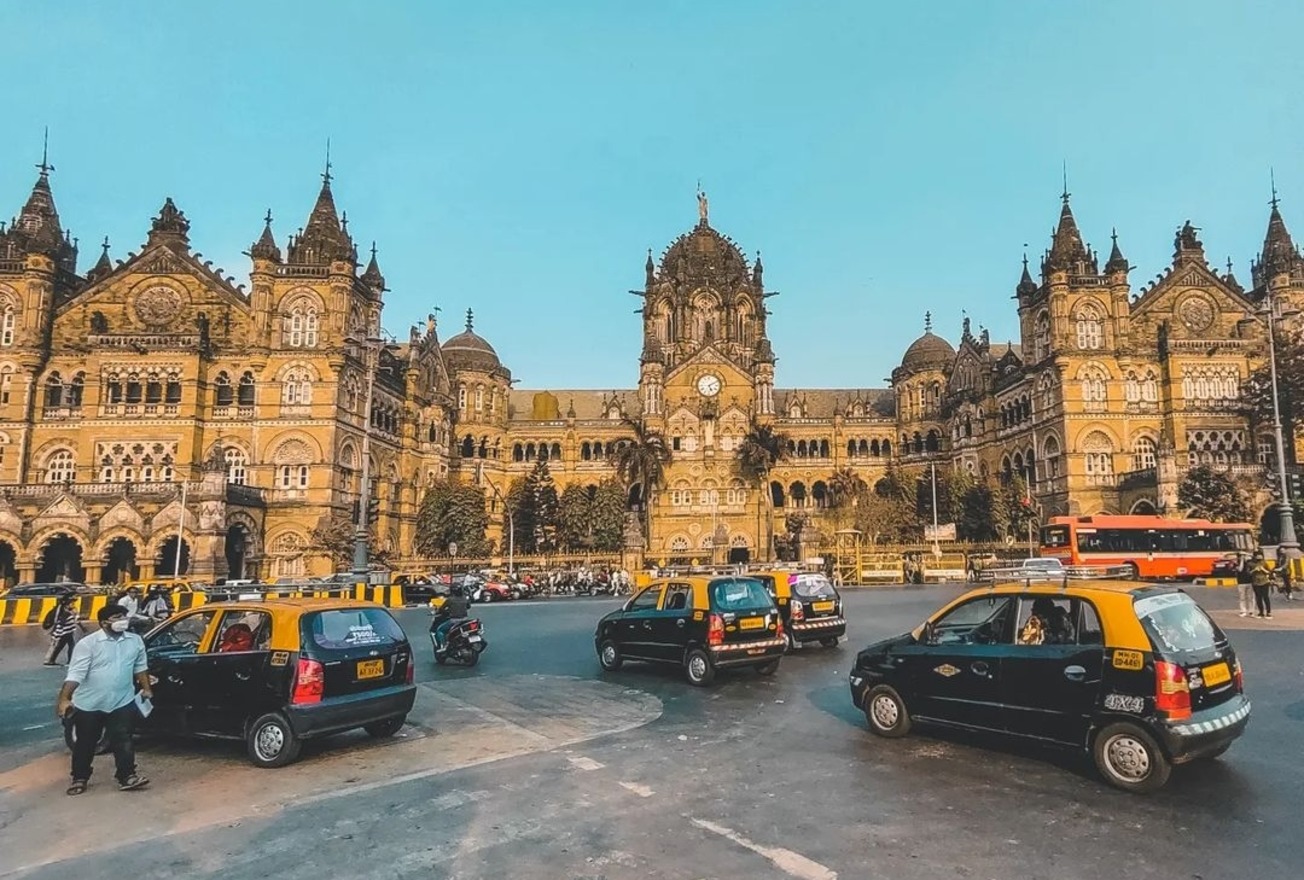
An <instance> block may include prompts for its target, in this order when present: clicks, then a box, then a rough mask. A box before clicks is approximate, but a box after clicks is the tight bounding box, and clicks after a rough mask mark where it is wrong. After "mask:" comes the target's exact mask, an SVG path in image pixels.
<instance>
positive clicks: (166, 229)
mask: <svg viewBox="0 0 1304 880" xmlns="http://www.w3.org/2000/svg"><path fill="white" fill-rule="evenodd" d="M160 244H166V245H168V246H169V247H171V248H173V249H176V250H181V251H188V250H190V221H189V220H187V219H186V215H185V214H184V213H182V211H181V209H180V208H178V207H177V206H176V204H175V203H174V202H173V201H172V199H171V198H170V197H169V198H168V199H167V200H165V201H164V202H163V207H162V208H160V209H159V212H158V216H157V217H155V218H154V222H153V223H151V224H150V228H149V239H148V240H147V241H146V242H145V247H151V248H152V247H154V246H155V245H160Z"/></svg>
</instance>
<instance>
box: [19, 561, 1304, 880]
mask: <svg viewBox="0 0 1304 880" xmlns="http://www.w3.org/2000/svg"><path fill="white" fill-rule="evenodd" d="M958 592H959V588H957V587H928V588H908V589H880V590H874V591H868V590H865V591H856V592H849V594H848V596H847V602H846V605H847V609H848V618H849V620H850V622H851V635H850V640H849V642H847V643H844V645H843V646H841V647H839V648H836V649H824V648H820V647H813V648H807V649H804V650H803V651H801V652H799V653H798V654H796V655H794V656H791V657H788V658H786V659H785V660H784V661H783V665H782V668H781V669H780V671H779V673H778V675H776V676H775V677H773V678H768V679H767V678H761V677H760V676H758V675H756V674H755V673H754V672H751V671H734V672H727V673H722V674H721V676H720V678H719V680H718V681H717V683H716V685H715V686H713V687H712V688H709V689H705V690H699V689H695V688H691V687H689V686H688V685H687V684H686V683H685V682H684V681H683V680H682V677H681V676H680V674H679V673H677V672H676V671H672V670H668V669H667V670H662V669H655V668H651V667H639V666H638V665H633V666H627V667H626V668H625V669H624V670H621V671H620V672H618V673H612V674H603V673H602V672H601V671H600V670H599V668H598V665H597V662H596V658H595V657H594V654H593V646H592V632H593V624H594V622H595V621H596V619H597V618H598V617H599V616H600V615H601V614H602V613H603V612H604V611H605V610H607V609H608V608H611V607H614V606H615V605H616V604H617V603H616V602H614V601H612V600H601V599H554V600H548V601H542V602H530V603H513V604H508V605H502V606H488V607H482V606H477V609H476V612H477V613H478V614H479V615H480V616H481V617H482V619H483V620H484V621H485V623H486V626H487V628H488V636H489V639H490V648H489V651H488V652H487V653H486V654H485V655H484V658H483V660H482V662H481V664H480V666H478V667H476V668H475V669H459V668H451V667H436V666H435V665H434V663H433V661H432V660H431V658H430V647H429V643H428V641H426V640H425V638H424V631H425V627H426V623H427V621H428V618H427V617H426V616H425V615H424V614H423V613H422V612H420V611H404V612H401V613H400V619H401V621H402V622H403V624H404V626H405V627H406V628H407V629H408V632H409V633H410V635H412V636H413V638H414V642H415V644H416V645H417V648H418V655H419V658H420V665H419V667H418V668H419V672H418V682H419V683H420V684H421V685H422V690H421V693H420V695H419V696H418V701H417V708H416V710H414V712H413V715H412V717H411V719H410V720H411V723H410V725H409V726H408V727H407V728H405V730H404V732H403V734H402V735H401V736H400V737H398V738H396V739H394V740H391V741H386V742H374V741H371V740H368V739H367V738H366V737H365V736H360V735H347V736H342V737H335V738H333V739H332V740H330V741H328V742H327V743H324V744H322V745H320V746H317V747H314V748H311V749H308V750H306V751H305V756H304V758H303V759H302V760H301V761H300V762H299V763H297V764H295V765H293V766H291V767H288V768H284V769H282V770H272V771H260V770H256V769H254V768H252V767H250V766H248V765H247V764H246V763H245V761H244V757H243V753H242V749H241V748H240V747H239V746H235V745H229V744H223V743H181V742H164V743H154V744H149V745H144V746H142V748H141V750H140V754H139V760H140V763H141V767H142V770H144V771H145V772H146V773H148V774H149V775H150V776H151V777H152V778H153V780H154V784H153V786H151V788H150V789H148V790H146V791H141V792H135V793H120V792H118V791H116V789H115V788H113V787H112V786H111V785H109V784H107V783H106V780H108V778H109V766H108V765H107V764H105V763H102V764H101V767H100V772H99V774H98V775H97V777H96V779H95V780H94V781H93V784H92V788H91V790H90V791H89V792H88V793H87V794H85V795H83V796H81V797H79V798H68V797H65V796H64V795H63V794H62V791H63V788H64V787H65V785H66V779H67V777H66V772H67V758H66V755H65V754H64V752H63V750H62V744H61V743H60V742H58V741H57V739H56V737H57V735H58V732H59V728H58V727H57V726H56V725H55V724H53V723H52V721H53V719H52V717H51V712H52V710H51V703H52V700H53V694H54V691H55V689H56V688H57V683H58V680H59V678H60V675H59V674H58V672H57V671H56V670H50V669H44V668H42V667H41V666H40V665H39V661H40V658H39V649H40V647H41V643H42V641H43V634H42V633H41V632H40V631H39V630H33V629H27V630H3V631H0V876H3V877H10V876H19V877H34V878H64V877H78V878H87V880H89V878H98V877H123V876H130V877H133V878H140V880H145V878H156V877H158V878H161V877H169V878H171V877H187V878H190V877H196V878H206V877H219V876H220V877H222V878H271V877H275V878H286V880H291V878H313V880H320V878H322V877H350V878H355V877H356V878H423V880H424V878H431V877H435V878H441V877H450V878H498V877H503V876H528V877H538V878H667V880H669V878H675V880H682V878H690V880H691V878H734V877H749V878H750V877H755V878H779V880H787V878H799V880H833V878H838V877H840V878H843V880H850V878H879V877H883V878H889V877H890V878H907V880H911V878H936V877H947V878H950V877H974V878H1007V877H1009V878H1013V877H1019V878H1039V877H1046V878H1056V880H1071V878H1088V877H1090V878H1097V877H1102V876H1126V877H1129V878H1151V877H1153V878H1163V880H1173V878H1204V880H1212V878H1224V877H1227V878H1230V877H1253V878H1255V880H1270V878H1279V877H1280V878H1287V877H1290V878H1296V877H1298V876H1300V865H1304V843H1301V835H1300V834H1299V833H1298V831H1297V828H1298V825H1299V817H1300V812H1301V811H1300V808H1299V804H1298V797H1297V792H1299V791H1300V790H1304V770H1301V764H1302V762H1304V750H1302V749H1301V739H1302V738H1304V737H1302V735H1304V689H1302V688H1301V684H1302V683H1304V608H1301V609H1300V610H1298V611H1297V610H1296V609H1295V608H1294V607H1290V606H1288V607H1287V608H1286V609H1285V610H1282V611H1280V612H1279V613H1278V615H1277V618H1276V619H1275V620H1274V621H1271V622H1263V623H1260V622H1258V621H1245V620H1242V619H1240V618H1238V617H1236V616H1235V615H1234V614H1231V615H1228V614H1227V613H1226V612H1225V611H1221V612H1219V613H1218V615H1217V616H1218V617H1219V620H1220V622H1222V623H1223V624H1224V625H1226V626H1227V627H1228V628H1229V629H1230V631H1231V635H1232V638H1233V640H1234V643H1235V645H1236V647H1237V649H1238V651H1239V653H1240V656H1241V658H1242V660H1243V662H1244V664H1245V667H1246V679H1247V687H1248V689H1249V691H1250V694H1251V697H1252V699H1253V700H1254V704H1255V705H1254V716H1253V719H1252V721H1251V724H1250V727H1249V729H1248V731H1247V733H1246V735H1245V736H1244V737H1243V738H1242V739H1241V740H1240V741H1239V742H1238V743H1237V744H1236V745H1235V746H1234V747H1233V749H1232V750H1231V751H1230V752H1228V754H1227V755H1226V756H1225V757H1224V758H1223V759H1221V760H1219V761H1215V762H1209V763H1205V764H1202V765H1198V766H1192V767H1186V768H1181V769H1179V770H1178V771H1177V772H1175V774H1174V776H1173V779H1172V781H1171V782H1170V784H1169V786H1168V787H1167V788H1166V789H1165V790H1163V791H1162V792H1160V793H1158V794H1157V795H1155V796H1152V797H1149V798H1142V797H1136V796H1131V795H1126V794H1123V793H1121V792H1117V791H1115V790H1113V789H1111V788H1108V787H1106V786H1105V785H1104V783H1103V782H1101V781H1100V780H1099V779H1098V778H1097V777H1096V775H1095V773H1094V771H1093V770H1092V769H1091V767H1090V766H1089V765H1088V763H1087V762H1085V761H1083V760H1079V759H1076V758H1073V757H1069V756H1064V755H1061V754H1056V753H1041V752H1037V751H1030V750H1029V749H1027V748H1026V747H1012V746H1008V745H1003V744H1001V743H1000V742H990V741H984V740H981V739H978V738H975V737H972V736H961V735H949V734H948V735H936V734H927V733H916V734H914V735H912V736H910V737H908V738H906V739H903V740H893V741H887V740H882V739H878V738H875V737H873V736H871V735H870V734H869V733H868V732H867V730H866V729H865V724H864V719H863V718H862V717H861V716H860V715H859V714H858V713H857V712H856V711H855V709H854V708H853V707H852V705H851V703H850V700H849V698H848V695H847V688H846V672H847V670H848V668H849V666H850V664H851V661H852V658H853V655H854V652H855V649H856V647H858V646H859V645H860V644H863V643H866V642H868V641H871V640H873V639H875V638H878V637H880V636H886V635H890V634H894V633H896V632H900V631H902V630H904V629H907V628H909V627H911V626H913V625H914V624H915V623H917V622H918V620H919V619H920V618H921V617H922V616H923V615H924V614H926V613H927V612H928V611H931V610H932V609H933V608H935V607H936V606H937V605H938V604H940V603H941V602H942V601H943V600H944V599H947V598H949V597H951V596H953V595H956V594H957V593H958ZM1192 592H1193V594H1194V595H1196V597H1197V598H1198V599H1199V600H1200V601H1201V602H1202V603H1204V604H1205V605H1206V606H1207V607H1210V608H1214V609H1226V608H1228V607H1230V605H1231V604H1232V602H1233V601H1234V599H1233V594H1232V593H1231V591H1214V590H1202V589H1193V590H1192ZM1298 604H1299V605H1304V603H1298ZM100 760H101V762H104V759H100Z"/></svg>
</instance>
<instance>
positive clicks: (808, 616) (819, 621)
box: [748, 571, 847, 651]
mask: <svg viewBox="0 0 1304 880" xmlns="http://www.w3.org/2000/svg"><path fill="white" fill-rule="evenodd" d="M748 577H754V578H756V579H757V580H759V581H760V582H761V583H762V584H764V585H765V589H766V590H767V591H769V594H770V596H771V597H773V599H774V604H775V605H777V606H778V608H779V616H780V617H782V618H783V634H784V637H785V638H786V639H787V641H788V650H789V651H791V650H793V649H794V648H797V647H799V646H801V645H803V644H805V643H806V642H819V643H820V644H821V645H824V646H825V647H826V648H833V647H836V646H837V644H838V640H839V639H840V638H842V637H843V636H845V635H846V634H847V621H846V618H844V617H843V616H842V596H841V594H839V593H838V590H837V587H835V586H833V581H831V580H829V578H828V577H827V576H826V575H823V574H821V573H819V572H789V571H757V572H752V573H750V574H748Z"/></svg>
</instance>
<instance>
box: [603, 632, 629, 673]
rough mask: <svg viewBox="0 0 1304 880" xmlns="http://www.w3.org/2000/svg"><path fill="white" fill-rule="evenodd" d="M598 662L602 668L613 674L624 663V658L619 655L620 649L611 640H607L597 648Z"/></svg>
mask: <svg viewBox="0 0 1304 880" xmlns="http://www.w3.org/2000/svg"><path fill="white" fill-rule="evenodd" d="M598 662H599V663H601V664H602V668H603V669H605V670H607V671H608V672H615V671H616V670H617V669H619V668H620V667H621V666H623V665H624V663H625V658H624V657H622V656H621V654H620V648H618V647H616V643H615V642H613V641H612V640H611V639H607V640H606V641H604V642H603V643H602V644H601V645H599V646H598Z"/></svg>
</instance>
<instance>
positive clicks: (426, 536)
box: [416, 479, 489, 556]
mask: <svg viewBox="0 0 1304 880" xmlns="http://www.w3.org/2000/svg"><path fill="white" fill-rule="evenodd" d="M488 528H489V512H488V509H487V508H486V504H485V493H484V489H483V488H481V487H480V486H471V485H464V484H462V483H458V482H455V481H453V480H449V479H443V480H436V481H435V482H434V484H433V485H431V486H430V487H429V488H428V489H426V494H425V495H424V496H423V497H422V499H421V505H420V507H419V508H418V510H417V524H416V551H417V554H418V555H420V556H443V555H445V554H446V553H448V551H449V546H450V545H451V544H457V554H458V555H459V556H484V555H486V554H488V553H489V541H488V539H487V538H486V536H485V533H486V531H487V530H488Z"/></svg>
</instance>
